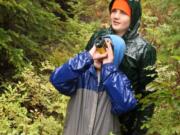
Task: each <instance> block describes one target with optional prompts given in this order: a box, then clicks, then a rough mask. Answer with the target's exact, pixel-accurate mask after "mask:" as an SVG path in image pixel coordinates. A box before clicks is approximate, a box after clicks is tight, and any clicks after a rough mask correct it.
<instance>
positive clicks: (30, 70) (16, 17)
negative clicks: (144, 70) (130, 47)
mask: <svg viewBox="0 0 180 135" xmlns="http://www.w3.org/2000/svg"><path fill="white" fill-rule="evenodd" d="M62 2H63V3H65V4H67V5H69V6H70V7H71V8H69V9H68V10H67V9H65V8H64V10H66V11H64V10H63V9H62V8H61V7H60V6H59V5H58V4H57V3H55V1H54V0H49V1H47V0H18V1H17V0H6V1H4V0H0V123H1V124H0V134H2V135H17V134H18V135H20V134H21V135H25V134H28V135H31V134H32V135H38V134H43V135H51V134H52V135H56V134H61V133H62V130H63V125H64V118H65V115H66V107H67V102H68V100H69V98H68V97H66V96H63V95H61V94H60V93H59V92H58V91H57V90H55V89H54V87H53V86H52V85H51V84H50V82H49V76H50V72H51V71H52V70H54V68H55V66H56V67H57V66H60V65H61V64H63V63H64V62H65V61H67V60H68V59H69V58H70V57H72V56H73V55H75V54H76V53H78V52H80V51H82V50H83V49H84V47H85V46H86V44H87V41H88V40H89V38H90V36H91V35H92V33H93V32H94V31H95V30H96V29H98V28H99V27H101V26H106V25H107V24H108V23H109V13H108V9H107V8H108V2H109V0H89V1H84V0H79V1H77V2H72V1H70V0H67V1H62ZM142 4H143V16H142V25H141V29H140V30H141V33H142V34H143V36H145V38H146V39H148V40H149V41H150V42H151V43H152V44H153V45H155V46H156V49H157V52H158V53H157V54H158V60H157V70H158V75H159V77H158V78H157V79H156V80H155V81H154V82H153V83H151V84H150V85H149V86H148V88H150V89H151V88H152V89H155V90H156V91H155V92H154V93H153V94H150V95H148V96H147V97H145V98H143V99H141V100H140V102H141V103H142V104H143V108H142V109H144V108H145V107H146V106H148V105H149V104H152V103H154V104H155V111H154V114H153V116H152V118H147V121H144V125H143V126H142V128H148V133H147V135H155V134H157V135H176V134H180V130H179V129H180V123H179V121H180V117H179V116H180V102H179V99H180V92H179V89H180V86H179V84H180V74H179V73H180V71H179V69H180V68H179V63H180V50H179V49H180V48H179V39H180V34H179V33H180V28H179V26H180V24H179V17H180V12H179V6H180V2H179V0H171V1H170V0H161V1H156V0H151V1H149V0H144V1H142ZM157 7H158V8H157ZM92 11H93V12H92ZM54 13H58V14H60V15H63V16H65V18H66V19H64V20H63V19H62V18H61V17H57V16H55V14H54ZM69 13H71V14H72V15H73V17H72V18H70V17H68V16H69V15H68V14H69ZM137 96H138V95H137ZM111 134H112V133H111Z"/></svg>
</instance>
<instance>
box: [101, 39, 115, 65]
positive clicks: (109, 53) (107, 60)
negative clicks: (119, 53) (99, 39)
mask: <svg viewBox="0 0 180 135" xmlns="http://www.w3.org/2000/svg"><path fill="white" fill-rule="evenodd" d="M106 45H107V48H106V52H107V57H105V58H104V59H103V64H106V63H112V62H113V61H114V53H113V49H112V44H111V41H110V40H106Z"/></svg>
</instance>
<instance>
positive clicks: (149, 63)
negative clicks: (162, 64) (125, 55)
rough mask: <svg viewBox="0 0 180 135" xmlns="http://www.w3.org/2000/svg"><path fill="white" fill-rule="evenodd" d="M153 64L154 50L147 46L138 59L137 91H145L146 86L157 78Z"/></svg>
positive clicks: (154, 60) (154, 58)
mask: <svg viewBox="0 0 180 135" xmlns="http://www.w3.org/2000/svg"><path fill="white" fill-rule="evenodd" d="M155 62H156V49H155V48H154V47H153V46H152V45H150V44H147V45H146V47H145V49H144V52H143V54H142V56H141V59H140V66H139V67H140V70H139V79H138V83H139V84H138V87H139V88H138V90H145V87H146V85H147V84H148V83H150V82H152V81H153V80H154V79H155V78H156V77H157V76H158V75H157V71H156V68H155Z"/></svg>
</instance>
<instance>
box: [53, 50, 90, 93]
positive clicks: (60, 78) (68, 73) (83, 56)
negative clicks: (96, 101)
mask: <svg viewBox="0 0 180 135" xmlns="http://www.w3.org/2000/svg"><path fill="white" fill-rule="evenodd" d="M91 64H93V59H92V56H91V55H90V53H89V52H88V51H83V52H81V53H78V54H77V55H76V56H75V57H74V58H71V59H69V60H68V61H67V62H66V63H65V64H63V65H62V66H60V67H58V68H56V69H55V70H54V71H53V72H52V74H51V76H50V82H51V83H52V84H53V86H54V87H55V88H56V89H57V90H58V91H59V92H60V93H62V94H64V95H67V96H71V95H72V94H73V93H74V92H75V91H76V89H77V84H78V77H80V76H81V75H82V73H83V72H85V70H86V69H88V68H89V67H90V65H91Z"/></svg>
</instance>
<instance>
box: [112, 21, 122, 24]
mask: <svg viewBox="0 0 180 135" xmlns="http://www.w3.org/2000/svg"><path fill="white" fill-rule="evenodd" d="M113 24H114V25H119V24H121V23H120V22H117V21H113Z"/></svg>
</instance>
